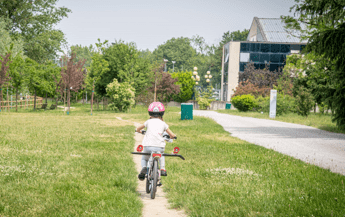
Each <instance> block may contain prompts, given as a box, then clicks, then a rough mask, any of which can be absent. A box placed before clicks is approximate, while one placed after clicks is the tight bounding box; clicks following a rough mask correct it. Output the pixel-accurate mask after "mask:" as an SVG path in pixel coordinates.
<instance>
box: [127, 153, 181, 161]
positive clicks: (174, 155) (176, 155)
mask: <svg viewBox="0 0 345 217" xmlns="http://www.w3.org/2000/svg"><path fill="white" fill-rule="evenodd" d="M131 153H132V154H139V155H151V153H147V152H146V153H143V152H131ZM162 155H163V156H169V157H179V158H181V159H182V160H185V158H184V157H183V156H182V155H180V154H167V153H163V154H162Z"/></svg>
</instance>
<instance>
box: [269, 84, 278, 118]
mask: <svg viewBox="0 0 345 217" xmlns="http://www.w3.org/2000/svg"><path fill="white" fill-rule="evenodd" d="M276 111H277V90H271V98H270V118H275V117H276Z"/></svg>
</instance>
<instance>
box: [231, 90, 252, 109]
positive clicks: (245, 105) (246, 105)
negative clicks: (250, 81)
mask: <svg viewBox="0 0 345 217" xmlns="http://www.w3.org/2000/svg"><path fill="white" fill-rule="evenodd" d="M231 103H232V104H233V105H234V106H235V108H237V109H238V110H239V111H243V112H245V111H250V110H253V108H255V107H257V106H258V105H257V101H256V99H255V98H254V96H252V95H250V94H248V95H241V96H235V97H233V98H232V99H231Z"/></svg>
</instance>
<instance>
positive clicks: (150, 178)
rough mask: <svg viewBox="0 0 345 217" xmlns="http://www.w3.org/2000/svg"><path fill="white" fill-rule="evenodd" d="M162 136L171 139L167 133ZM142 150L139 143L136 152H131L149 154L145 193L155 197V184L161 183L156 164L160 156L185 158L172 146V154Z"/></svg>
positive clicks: (168, 140) (169, 140)
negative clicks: (144, 151)
mask: <svg viewBox="0 0 345 217" xmlns="http://www.w3.org/2000/svg"><path fill="white" fill-rule="evenodd" d="M141 133H142V134H143V135H144V134H145V133H146V131H145V130H142V132H141ZM163 138H164V140H165V141H167V142H172V141H173V140H172V139H171V138H170V136H169V135H168V134H167V133H164V134H163ZM174 139H177V137H175V138H174ZM143 150H144V147H143V146H142V145H139V146H138V147H137V152H132V154H139V155H150V158H149V160H148V162H147V173H146V176H145V178H146V193H147V194H150V196H151V199H155V197H156V191H157V186H161V185H162V184H161V183H160V180H161V170H160V165H159V164H158V162H159V159H160V158H161V157H162V156H169V157H179V158H181V159H182V160H185V158H184V157H183V156H182V155H179V154H178V152H179V151H180V148H179V147H175V148H174V151H173V154H167V153H161V152H159V151H152V152H151V153H142V151H143Z"/></svg>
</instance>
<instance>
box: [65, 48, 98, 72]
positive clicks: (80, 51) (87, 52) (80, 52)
mask: <svg viewBox="0 0 345 217" xmlns="http://www.w3.org/2000/svg"><path fill="white" fill-rule="evenodd" d="M95 52H96V48H95V47H94V46H92V45H90V46H82V45H73V46H71V53H75V54H76V59H75V61H79V60H86V62H85V65H84V66H85V67H89V66H90V65H91V61H92V56H93V54H94V53H95Z"/></svg>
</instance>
